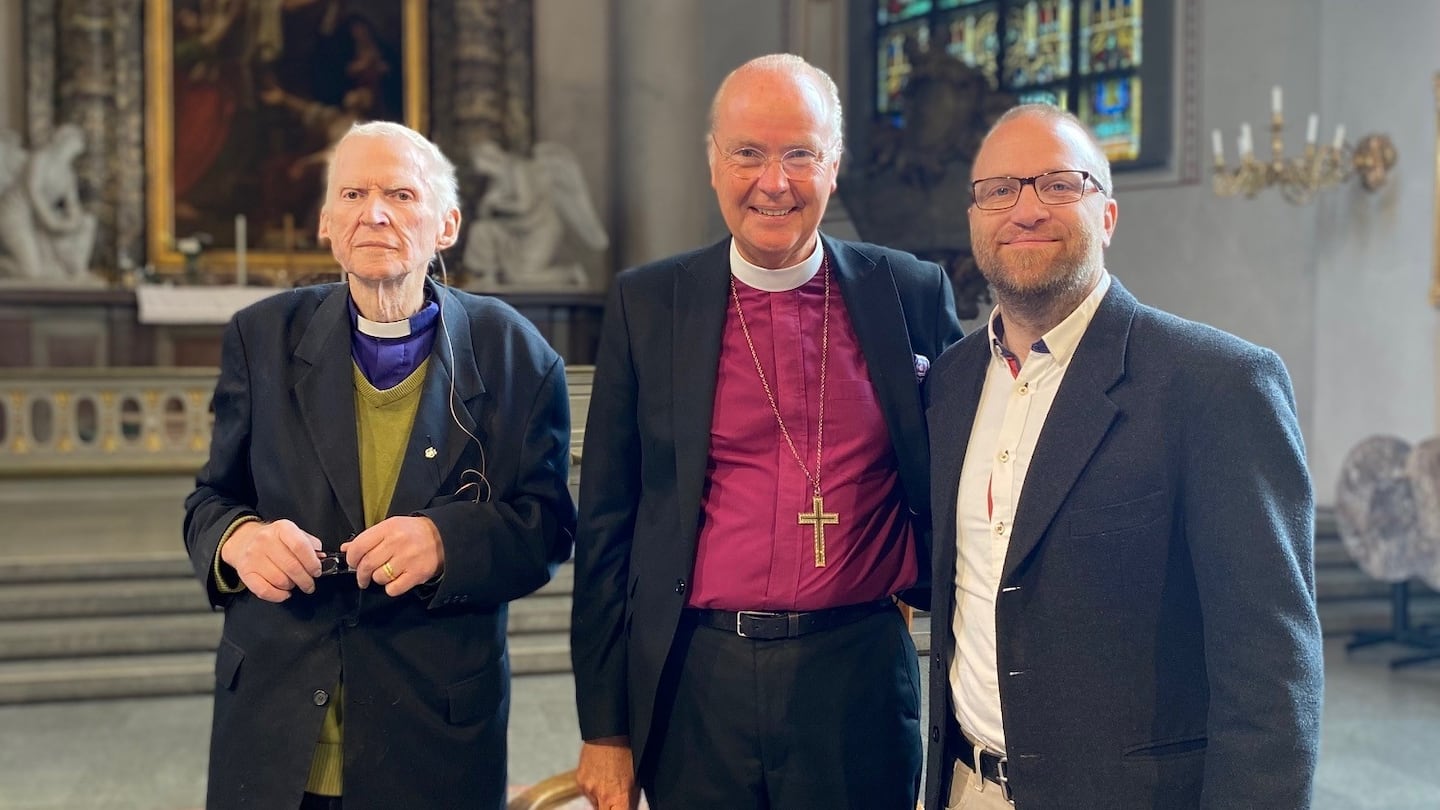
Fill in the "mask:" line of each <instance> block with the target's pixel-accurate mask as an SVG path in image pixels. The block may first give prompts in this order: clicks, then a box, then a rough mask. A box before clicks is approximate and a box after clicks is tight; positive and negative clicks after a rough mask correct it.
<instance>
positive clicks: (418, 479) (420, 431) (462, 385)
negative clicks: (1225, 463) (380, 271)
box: [387, 280, 489, 515]
mask: <svg viewBox="0 0 1440 810" xmlns="http://www.w3.org/2000/svg"><path fill="white" fill-rule="evenodd" d="M426 283H427V284H428V285H429V286H430V289H431V293H432V294H433V295H434V296H435V297H436V300H438V301H439V303H440V312H441V321H440V324H439V325H437V327H436V328H437V329H440V332H439V334H437V335H436V336H435V346H434V348H433V349H431V351H430V363H429V368H428V370H427V371H426V374H425V382H424V384H423V385H422V386H421V389H420V405H419V408H418V409H417V410H416V412H415V425H414V427H413V428H412V429H411V431H410V440H409V443H408V444H407V446H406V448H405V457H404V460H403V461H402V462H401V466H400V477H399V478H398V479H397V480H396V482H395V492H394V494H393V495H392V496H391V498H390V507H389V509H388V511H387V514H390V515H408V514H410V513H412V512H415V511H418V510H420V509H423V508H425V506H427V505H428V504H429V503H430V502H431V501H432V500H433V499H434V498H435V495H436V493H437V492H440V485H441V484H442V483H443V482H444V481H445V480H446V479H448V478H449V477H450V473H451V471H452V470H454V468H455V464H456V463H457V462H458V461H459V460H460V456H461V454H462V453H463V452H464V450H465V446H466V445H467V444H469V443H470V441H471V438H470V437H471V436H472V435H473V436H474V437H475V439H476V440H478V441H480V442H481V443H482V444H481V446H482V448H483V446H484V442H486V440H487V437H486V436H484V435H483V434H482V433H481V432H480V428H479V427H478V426H477V425H476V423H475V419H474V416H473V415H472V414H473V413H474V410H473V409H474V404H475V400H476V399H477V398H479V397H481V396H482V395H484V393H485V383H484V381H483V380H482V379H481V377H480V369H479V368H478V367H477V366H476V362H475V352H474V344H473V343H472V342H471V339H470V319H469V317H468V316H467V315H466V312H465V308H464V307H463V306H461V304H460V302H459V300H458V299H457V298H456V297H455V296H454V295H453V294H451V292H450V291H449V290H447V289H445V288H444V287H441V286H440V285H438V284H435V282H434V281H428V280H427V282H426ZM441 325H443V327H444V328H440V327H441ZM452 358H453V362H452ZM452 382H453V385H454V389H453V395H454V406H455V407H454V409H453V416H452V409H451V407H450V406H451V395H452V389H451V385H452ZM456 419H458V420H459V422H460V428H463V430H462V429H460V428H457V427H456V425H455V423H454V421H453V420H456ZM481 458H482V463H483V456H482V457H481ZM482 472H483V470H482ZM467 480H468V478H467ZM480 486H481V488H482V490H481V492H480V493H479V494H480V495H482V496H485V497H489V493H487V492H485V491H484V488H485V487H486V486H487V485H486V484H480ZM441 494H442V495H448V494H450V493H441Z"/></svg>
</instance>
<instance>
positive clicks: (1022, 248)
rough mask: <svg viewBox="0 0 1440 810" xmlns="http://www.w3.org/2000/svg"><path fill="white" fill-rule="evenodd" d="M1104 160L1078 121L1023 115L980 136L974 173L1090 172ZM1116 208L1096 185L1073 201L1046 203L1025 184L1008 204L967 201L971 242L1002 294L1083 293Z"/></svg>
mask: <svg viewBox="0 0 1440 810" xmlns="http://www.w3.org/2000/svg"><path fill="white" fill-rule="evenodd" d="M1103 160H1104V157H1103V155H1098V154H1097V153H1096V150H1095V147H1094V146H1092V145H1091V142H1090V140H1089V138H1088V136H1087V135H1086V134H1085V133H1084V132H1083V131H1082V130H1080V129H1079V128H1078V127H1077V126H1076V125H1075V124H1073V123H1071V122H1069V121H1067V120H1064V119H1060V118H1051V117H1048V116H1041V115H1034V114H1031V115H1021V116H1018V117H1016V118H1013V119H1011V120H1009V121H1006V122H1005V123H1003V124H1001V125H1000V126H998V127H997V128H996V129H995V130H994V131H993V132H992V133H991V134H990V135H989V136H988V137H987V138H986V139H985V143H984V144H983V145H982V146H981V147H980V153H979V154H978V155H976V156H975V164H974V168H973V170H972V175H973V177H974V179H976V180H980V179H984V178H988V177H1032V176H1034V175H1038V174H1042V173H1044V172H1049V171H1058V170H1062V169H1078V170H1082V171H1088V172H1090V173H1091V175H1092V176H1095V175H1097V174H1100V172H1099V169H1100V166H1099V165H1098V164H1099V163H1100V162H1101V161H1103ZM1087 185H1088V184H1087ZM1108 190H1109V189H1107V191H1108ZM1116 214H1117V207H1116V205H1115V200H1113V199H1111V198H1110V197H1108V196H1107V195H1106V194H1104V193H1101V192H1098V191H1096V190H1094V187H1093V186H1089V190H1088V191H1087V192H1086V193H1085V196H1083V197H1081V198H1080V200H1078V201H1077V202H1073V203H1068V204H1064V205H1045V204H1044V203H1042V202H1040V200H1039V198H1037V197H1036V196H1035V189H1034V187H1033V186H1029V185H1027V186H1025V187H1023V188H1021V190H1020V195H1019V198H1018V200H1017V202H1016V203H1015V207H1013V208H1010V209H1007V210H1004V211H982V210H980V209H978V208H976V207H975V206H974V205H971V206H970V244H971V247H972V248H973V250H974V251H975V262H976V264H977V265H978V266H979V268H980V273H981V274H982V275H983V276H985V280H986V281H989V282H990V284H991V286H992V287H994V288H995V292H996V294H997V295H999V297H1000V299H1001V300H1002V301H1003V300H1005V299H1006V298H1007V297H1008V298H1012V299H1016V298H1027V299H1032V300H1033V299H1034V298H1036V297H1042V298H1068V297H1073V296H1074V295H1076V294H1078V295H1079V296H1080V297H1082V298H1083V297H1084V294H1085V293H1087V292H1088V291H1089V290H1090V289H1091V288H1092V287H1093V285H1094V283H1095V281H1096V279H1097V278H1098V277H1099V274H1100V270H1101V268H1103V267H1104V265H1105V257H1104V251H1105V248H1107V247H1109V246H1110V237H1111V235H1112V234H1113V233H1114V232H1115V219H1116ZM1077 303H1078V302H1077Z"/></svg>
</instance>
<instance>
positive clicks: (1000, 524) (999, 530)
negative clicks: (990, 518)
mask: <svg viewBox="0 0 1440 810" xmlns="http://www.w3.org/2000/svg"><path fill="white" fill-rule="evenodd" d="M995 536H996V537H1004V536H1005V521H1003V520H997V521H995Z"/></svg>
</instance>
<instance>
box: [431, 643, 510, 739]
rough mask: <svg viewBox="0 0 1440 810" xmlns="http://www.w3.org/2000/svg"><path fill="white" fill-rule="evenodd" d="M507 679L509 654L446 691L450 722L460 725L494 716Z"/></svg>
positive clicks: (508, 677)
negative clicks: (448, 701)
mask: <svg viewBox="0 0 1440 810" xmlns="http://www.w3.org/2000/svg"><path fill="white" fill-rule="evenodd" d="M509 679H510V653H509V652H508V651H507V652H505V653H504V654H502V655H501V656H500V658H499V659H498V660H496V661H495V662H494V663H492V664H490V665H489V666H487V667H485V668H484V669H482V670H480V671H479V672H478V673H476V674H474V675H471V676H470V677H468V678H466V679H465V680H463V681H457V682H456V683H453V684H451V685H450V687H449V688H448V689H447V690H446V693H447V696H448V697H449V700H450V723H451V724H452V725H457V726H463V725H469V724H471V723H474V722H476V721H477V720H483V719H486V718H488V717H490V716H491V715H493V714H494V713H495V710H496V708H497V707H499V705H500V700H501V698H503V697H504V695H505V688H506V684H507V682H508V681H509Z"/></svg>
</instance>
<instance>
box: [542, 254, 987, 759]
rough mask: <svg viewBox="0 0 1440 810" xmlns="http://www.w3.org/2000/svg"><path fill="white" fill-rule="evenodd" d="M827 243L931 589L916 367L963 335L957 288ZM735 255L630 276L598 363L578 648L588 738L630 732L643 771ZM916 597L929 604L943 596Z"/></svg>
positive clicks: (580, 566) (928, 271)
mask: <svg viewBox="0 0 1440 810" xmlns="http://www.w3.org/2000/svg"><path fill="white" fill-rule="evenodd" d="M822 239H823V241H824V244H825V250H826V252H827V253H828V254H829V256H830V258H831V264H832V267H833V268H834V272H835V275H836V279H837V282H838V286H839V288H840V293H841V296H842V298H843V299H844V301H845V306H846V309H847V311H848V313H849V315H850V319H851V321H852V323H853V324H854V328H855V334H856V335H857V337H858V338H859V341H860V346H861V351H862V353H863V354H864V356H865V362H866V365H867V366H868V367H869V370H870V375H871V382H872V383H873V384H874V386H875V391H876V394H877V397H878V400H879V403H880V407H881V410H882V411H883V412H884V415H885V424H886V427H887V428H888V429H889V434H890V439H891V442H892V443H893V444H894V448H895V454H896V458H897V459H898V463H899V466H900V470H899V476H900V481H901V485H902V486H903V488H904V491H905V497H906V501H907V502H908V505H909V507H910V510H911V512H912V514H913V515H914V520H915V531H916V536H917V538H918V540H919V543H920V553H921V555H922V557H921V569H922V583H921V584H922V585H925V584H928V572H926V571H925V570H924V569H926V568H927V562H928V556H929V548H930V545H929V505H928V500H929V492H928V487H929V485H928V482H927V473H928V463H929V462H928V457H927V444H926V438H925V420H924V412H923V410H922V406H921V398H920V385H919V382H918V381H917V379H916V372H915V359H914V357H915V355H917V354H919V355H923V356H925V357H926V358H928V359H933V358H935V357H937V356H939V354H940V352H941V351H943V350H944V349H945V347H946V346H948V345H950V344H951V343H952V342H954V341H955V340H957V339H958V338H959V336H960V325H959V322H958V321H957V320H956V318H955V308H954V301H953V298H952V293H951V289H950V282H949V279H948V278H947V277H946V275H945V273H944V272H943V271H942V270H941V269H940V268H939V267H938V266H936V265H934V264H932V263H929V262H921V261H919V260H917V259H916V258H915V257H914V256H911V255H910V254H908V253H901V252H899V251H894V250H888V249H885V248H881V247H877V246H875V245H867V244H857V243H851V242H843V241H840V240H835V239H829V238H824V237H822ZM729 245H730V241H729V239H726V240H723V241H721V242H719V243H717V244H715V245H712V246H710V247H708V248H704V249H701V250H697V251H694V252H692V253H687V254H683V255H680V256H675V257H672V258H669V259H664V260H662V261H658V262H655V263H653V264H650V265H646V266H644V267H639V268H635V269H633V270H628V271H626V272H624V273H622V274H620V276H619V277H618V278H617V279H616V281H615V285H614V287H613V289H612V290H611V293H610V298H609V302H608V303H607V306H606V310H605V323H604V328H603V330H602V335H601V339H600V349H599V355H598V358H597V360H596V369H595V381H594V387H593V390H592V394H591V398H590V412H589V416H588V418H587V421H586V439H585V473H584V475H582V476H581V482H580V503H581V513H582V518H581V522H580V528H579V530H578V534H577V537H576V556H575V603H574V618H573V621H572V624H571V644H570V647H571V656H572V658H573V661H574V666H575V688H576V696H577V698H576V699H577V703H578V706H579V713H580V732H581V736H582V737H583V738H585V739H587V740H588V739H595V738H598V737H607V736H614V735H620V734H628V735H629V736H630V745H631V748H632V751H633V753H634V756H635V762H636V765H637V767H639V765H640V763H641V762H642V761H643V756H644V753H645V747H646V740H647V737H648V736H649V733H650V724H651V718H652V716H653V711H654V701H655V695H656V690H657V687H658V684H659V682H660V672H661V669H662V668H663V667H664V665H665V662H666V660H667V659H668V658H669V656H670V651H671V644H672V642H673V640H674V637H675V628H676V625H677V623H678V622H679V619H680V611H681V609H682V608H683V607H684V605H685V599H686V591H687V590H688V588H689V582H690V577H691V574H692V572H693V569H694V564H695V551H696V541H697V538H698V536H699V520H700V496H701V489H702V487H703V486H704V482H705V465H706V461H707V459H708V458H709V454H710V448H709V439H710V424H711V417H712V412H713V407H714V398H715V375H716V370H717V368H718V365H719V359H720V341H721V336H722V332H723V330H724V325H725V311H726V306H727V303H728V301H729V279H730V253H729ZM910 598H913V599H915V601H917V602H921V606H922V607H923V606H924V602H926V601H928V592H926V593H925V594H924V595H923V596H920V595H911V596H910ZM857 699H862V698H860V697H859V696H857Z"/></svg>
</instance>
